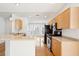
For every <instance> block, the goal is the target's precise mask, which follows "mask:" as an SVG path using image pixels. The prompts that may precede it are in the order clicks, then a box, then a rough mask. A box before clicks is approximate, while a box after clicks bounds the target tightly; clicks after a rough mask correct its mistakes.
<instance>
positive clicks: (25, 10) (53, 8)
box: [0, 3, 66, 17]
mask: <svg viewBox="0 0 79 59" xmlns="http://www.w3.org/2000/svg"><path fill="white" fill-rule="evenodd" d="M64 6H66V4H64V3H18V4H17V3H0V16H3V17H8V16H11V15H12V14H17V16H33V17H34V16H35V17H36V16H37V15H38V16H47V17H49V16H50V17H52V16H53V15H55V14H56V13H57V12H59V11H60V10H61V9H63V7H64Z"/></svg>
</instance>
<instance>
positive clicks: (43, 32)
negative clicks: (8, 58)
mask: <svg viewBox="0 0 79 59" xmlns="http://www.w3.org/2000/svg"><path fill="white" fill-rule="evenodd" d="M2 6H3V7H2ZM8 6H9V8H7V7H8ZM28 6H29V7H28ZM25 7H26V8H25ZM52 7H53V8H52ZM78 10H79V4H78V3H76V4H75V3H73V4H70V3H69V4H68V3H59V4H58V3H56V4H48V3H39V4H38V3H25V4H24V3H19V4H18V3H3V4H0V24H1V25H0V27H1V28H0V55H2V56H35V55H36V54H37V55H36V56H50V55H49V54H52V56H79V51H78V49H79V30H78V28H79V24H78V22H79V20H78V19H79V16H78V15H79V11H78ZM75 15H76V16H75ZM74 19H75V20H74ZM38 41H40V42H42V44H41V43H40V44H39V42H38ZM36 45H37V46H41V45H46V49H47V50H45V51H44V50H43V51H44V53H45V52H46V51H47V53H46V54H45V55H42V54H41V53H42V52H41V50H38V51H37V52H36ZM37 49H38V48H37ZM39 49H41V48H39ZM39 51H40V52H39ZM39 53H40V54H39Z"/></svg>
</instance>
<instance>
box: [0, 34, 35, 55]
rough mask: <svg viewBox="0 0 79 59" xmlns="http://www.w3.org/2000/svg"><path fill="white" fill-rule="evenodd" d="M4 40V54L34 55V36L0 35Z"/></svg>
mask: <svg viewBox="0 0 79 59" xmlns="http://www.w3.org/2000/svg"><path fill="white" fill-rule="evenodd" d="M0 39H1V40H3V41H4V42H5V56H35V42H36V41H35V37H32V36H14V35H7V36H0Z"/></svg>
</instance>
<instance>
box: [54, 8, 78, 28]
mask: <svg viewBox="0 0 79 59" xmlns="http://www.w3.org/2000/svg"><path fill="white" fill-rule="evenodd" d="M55 20H56V22H57V28H58V29H70V28H71V29H78V28H79V7H73V8H68V9H66V10H65V11H64V12H62V13H61V14H59V15H57V16H56V17H55Z"/></svg>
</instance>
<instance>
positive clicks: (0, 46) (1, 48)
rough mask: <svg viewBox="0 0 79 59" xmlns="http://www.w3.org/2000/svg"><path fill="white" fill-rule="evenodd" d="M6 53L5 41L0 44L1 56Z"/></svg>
mask: <svg viewBox="0 0 79 59" xmlns="http://www.w3.org/2000/svg"><path fill="white" fill-rule="evenodd" d="M4 55H5V43H1V44H0V56H4Z"/></svg>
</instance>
